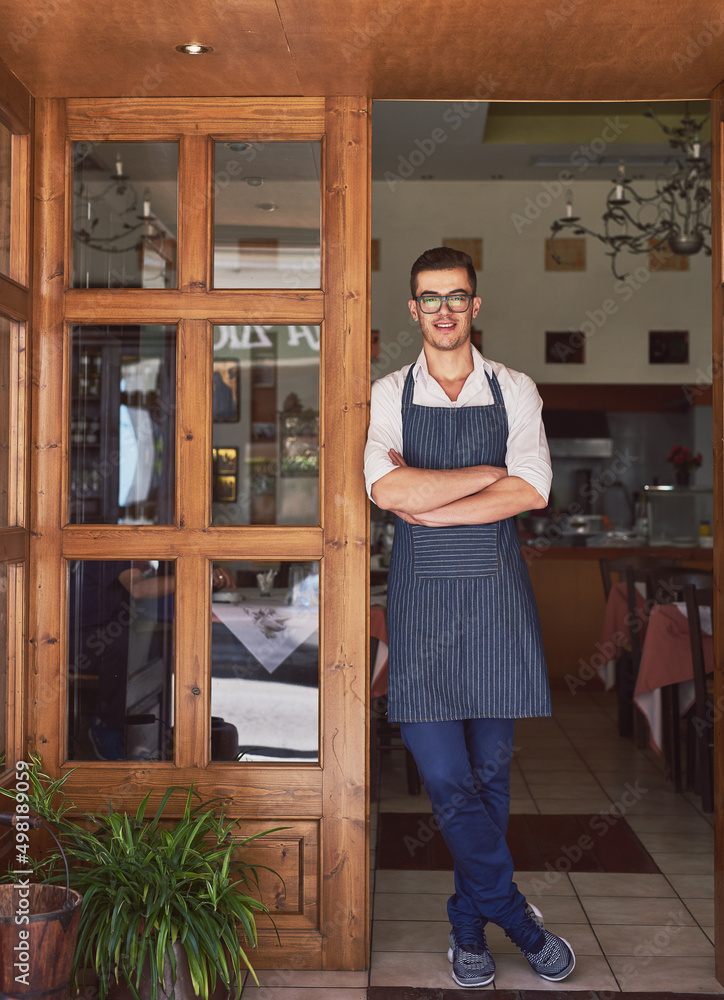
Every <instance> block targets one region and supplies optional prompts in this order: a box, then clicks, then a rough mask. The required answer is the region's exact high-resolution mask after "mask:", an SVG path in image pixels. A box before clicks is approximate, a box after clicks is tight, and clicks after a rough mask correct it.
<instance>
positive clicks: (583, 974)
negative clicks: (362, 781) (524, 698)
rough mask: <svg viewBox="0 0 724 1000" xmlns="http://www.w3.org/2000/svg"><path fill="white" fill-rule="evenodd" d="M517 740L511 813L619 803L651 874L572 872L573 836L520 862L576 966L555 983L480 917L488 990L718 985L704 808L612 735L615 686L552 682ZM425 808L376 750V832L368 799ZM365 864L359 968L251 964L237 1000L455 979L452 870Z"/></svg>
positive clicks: (392, 994)
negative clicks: (450, 955)
mask: <svg viewBox="0 0 724 1000" xmlns="http://www.w3.org/2000/svg"><path fill="white" fill-rule="evenodd" d="M515 744H516V748H517V749H516V754H515V759H514V763H513V770H512V811H513V812H521V813H529V814H530V813H599V812H600V813H608V814H609V815H612V818H614V817H616V816H617V815H618V816H623V817H625V819H626V822H627V823H628V824H629V825H630V826H631V828H632V829H633V830H634V831H635V833H636V834H637V836H638V837H639V839H640V840H641V842H642V843H643V846H644V847H645V848H646V850H647V851H648V852H649V853H650V855H651V857H652V858H653V859H654V861H655V862H656V864H657V866H658V868H659V871H660V872H661V874H633V875H632V874H608V873H599V872H581V873H575V872H573V873H570V874H569V872H568V863H567V857H566V855H567V852H568V855H569V856H570V851H571V850H573V849H574V846H575V845H565V844H562V845H561V856H560V859H559V861H558V862H556V864H555V866H553V868H552V870H549V871H543V872H521V873H519V874H518V875H517V877H516V881H517V882H518V885H519V886H520V888H521V890H522V891H523V892H524V894H525V895H526V896H527V897H528V898H529V899H530V900H531V901H532V902H534V903H536V905H537V906H538V907H539V908H540V909H541V910H542V912H543V915H544V918H545V921H546V926H548V927H550V929H551V930H553V931H555V932H556V933H559V934H561V935H562V936H563V937H565V938H566V939H567V940H568V941H570V943H571V944H572V946H573V948H574V950H575V951H576V955H577V964H576V969H575V971H574V973H573V974H572V975H571V977H570V978H569V979H567V980H566V981H565V983H560V984H559V983H549V982H546V981H545V980H543V979H540V978H539V977H538V976H536V975H535V973H533V972H532V970H531V969H530V967H529V966H528V964H527V962H526V961H525V959H524V958H523V957H522V955H521V954H520V953H519V952H518V951H517V949H516V948H515V946H514V945H512V944H511V943H510V942H509V941H508V940H507V938H505V936H504V935H503V933H502V931H500V930H499V929H498V928H497V927H493V926H489V928H488V942H489V944H490V949H491V952H492V953H493V955H494V957H495V960H496V966H497V974H496V977H495V982H494V984H491V986H490V987H488V989H489V990H493V989H495V990H509V991H528V990H557V991H560V990H561V988H564V989H565V990H566V991H569V990H570V991H574V990H575V991H578V990H587V991H612V992H620V991H624V992H634V991H655V992H662V993H664V992H675V993H685V992H686V993H698V994H701V993H717V994H722V993H724V988H723V987H722V986H720V985H719V983H717V981H716V979H715V978H714V947H713V943H712V942H713V924H714V900H713V894H714V886H713V882H714V876H713V825H712V819H711V817H706V816H704V815H703V814H702V813H701V812H700V810H699V808H698V804H699V802H698V799H697V798H695V797H694V796H687V795H677V794H675V793H674V792H672V791H671V790H670V789H669V787H668V786H667V783H666V781H665V778H664V776H663V774H662V772H661V768H660V763H659V761H658V760H657V759H656V758H655V757H654V755H653V754H652V753H651V752H650V751H646V752H643V751H640V750H637V749H636V748H635V747H634V745H633V743H632V742H631V741H630V740H624V739H620V738H619V737H618V736H617V734H616V720H615V704H614V700H613V697H612V696H610V695H609V696H605V695H603V694H601V693H585V692H577V693H576V694H575V695H571V694H568V693H567V692H565V693H564V692H554V716H553V718H551V719H532V720H522V721H520V722H518V723H517V724H516V736H515ZM426 808H429V803H428V802H427V800H426V797H425V795H424V792H423V793H422V796H411V795H409V794H408V793H407V789H406V782H405V775H404V761H403V755H402V753H399V754H391V755H387V760H386V761H385V764H384V771H383V776H382V781H381V791H380V802H379V803H378V804H377V805H375V806H373V817H372V819H373V824H372V825H373V832H374V827H375V826H376V824H375V823H374V820H375V818H376V812H377V810H378V809H379V810H384V811H391V812H403V811H410V812H424V811H425V809H426ZM596 835H597V836H605V831H603V832H600V833H598V834H596ZM373 848H374V841H373ZM372 856H373V859H374V850H373V854H372ZM373 864H374V861H373ZM371 877H372V887H373V911H372V917H373V923H372V961H371V969H370V971H369V973H367V972H363V973H333V972H330V973H322V972H306V973H305V972H302V973H284V972H279V971H274V972H271V971H270V972H260V973H259V978H260V982H261V987H262V988H261V989H257V988H256V987H255V986H254V984H253V982H251V981H249V982H248V983H247V986H246V988H245V990H244V1000H255V998H256V1000H318V998H319V1000H322V998H327V997H330V998H331V997H336V998H338V1000H362V998H367V997H368V992H367V988H368V986H369V987H370V988H374V989H370V993H369V997H370V1000H371V998H372V997H373V996H375V995H379V996H380V997H381V996H383V995H384V996H386V997H388V998H389V1000H396V991H393V990H392V989H390V990H388V989H382V988H383V987H388V988H389V987H398V988H400V992H399V994H397V996H399V997H400V1000H402V998H403V997H404V998H405V1000H407V997H410V998H412V997H413V996H416V995H417V996H419V997H420V998H421V1000H427V998H428V997H437V996H440V997H442V996H443V993H442V991H443V990H444V991H445V994H446V995H447V993H448V991H455V990H456V989H457V987H456V986H455V983H454V982H453V981H452V979H451V978H450V966H449V963H448V961H447V958H446V955H445V950H446V947H447V934H448V923H447V919H446V905H445V904H446V900H447V897H448V895H449V894H450V892H451V890H452V873H451V872H445V871H429V872H424V871H390V870H385V871H373V872H372V876H371ZM403 987H407V988H410V989H402V988H403ZM423 987H424V988H426V989H425V990H422V992H420V993H418V989H422V988H423ZM450 995H454V992H452V993H451V994H450ZM513 995H514V994H512V993H511V994H509V996H513Z"/></svg>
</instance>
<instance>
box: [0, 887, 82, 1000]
mask: <svg viewBox="0 0 724 1000" xmlns="http://www.w3.org/2000/svg"><path fill="white" fill-rule="evenodd" d="M22 891H23V893H25V891H27V890H24V889H23V890H22ZM20 892H21V890H20V888H19V887H16V886H13V885H9V884H8V885H0V992H1V993H2V995H3V996H6V997H28V998H30V997H39V996H42V998H43V1000H67V998H68V997H69V996H70V972H71V969H72V967H73V956H74V955H75V942H76V938H77V936H78V923H79V921H80V905H81V902H82V899H83V897H82V896H81V895H80V893H78V892H75V891H74V890H73V889H71V890H70V892H69V893H68V898H69V903H70V905H69V906H68V907H65V908H64V905H63V904H64V903H65V900H66V890H65V887H64V886H58V885H43V884H38V883H34V884H32V885H31V886H30V887H29V895H28V896H27V897H25V896H23V897H21V895H20ZM16 915H18V917H19V919H20V920H24V917H25V916H27V918H28V919H27V923H25V922H22V923H19V924H18V923H16V922H15V918H16ZM26 935H27V937H26ZM15 963H17V965H16V964H15Z"/></svg>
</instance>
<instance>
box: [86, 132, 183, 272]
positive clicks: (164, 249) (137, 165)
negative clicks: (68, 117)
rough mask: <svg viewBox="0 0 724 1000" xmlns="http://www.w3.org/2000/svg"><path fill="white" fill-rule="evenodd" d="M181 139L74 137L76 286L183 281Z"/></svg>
mask: <svg viewBox="0 0 724 1000" xmlns="http://www.w3.org/2000/svg"><path fill="white" fill-rule="evenodd" d="M177 214H178V145H177V143H175V142H74V143H73V288H175V287H176V239H177V231H178V230H177Z"/></svg>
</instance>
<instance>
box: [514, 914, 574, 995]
mask: <svg viewBox="0 0 724 1000" xmlns="http://www.w3.org/2000/svg"><path fill="white" fill-rule="evenodd" d="M543 933H544V934H545V944H544V945H543V947H542V948H541V949H540V951H525V952H523V954H524V955H525V957H526V958H527V959H528V962H529V963H530V967H531V968H532V969H533V971H534V972H537V973H538V975H539V976H541V977H542V978H543V979H549V980H550V981H551V982H554V983H556V982H558V981H559V980H561V979H565V978H566V976H570V974H571V973H572V972H573V969H574V968H575V965H576V956H575V955H574V954H573V948H571V946H570V945H569V943H568V942H567V941H565V940H564V939H563V938H561V937H556V935H555V934H551V932H550V931H547V930H545V928H544V929H543Z"/></svg>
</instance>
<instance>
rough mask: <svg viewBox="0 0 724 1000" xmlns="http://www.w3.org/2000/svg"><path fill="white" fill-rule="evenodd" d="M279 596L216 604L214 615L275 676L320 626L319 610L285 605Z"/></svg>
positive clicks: (283, 597) (283, 593)
mask: <svg viewBox="0 0 724 1000" xmlns="http://www.w3.org/2000/svg"><path fill="white" fill-rule="evenodd" d="M285 595H286V591H285V590H284V591H280V592H279V596H278V597H277V596H275V595H272V596H271V597H258V596H249V597H247V598H246V600H244V601H243V602H242V603H241V604H226V603H222V602H220V601H214V602H213V613H214V614H215V615H216V617H217V618H218V619H219V621H220V622H222V623H223V624H224V625H226V627H227V628H228V629H229V631H230V632H231V633H232V634H233V635H234V636H235V638H237V639H238V640H239V642H240V643H241V644H242V645H243V646H245V647H246V649H248V650H249V652H250V653H251V654H252V656H255V657H256V658H257V660H258V661H259V663H261V665H262V666H263V667H264V668H265V669H266V670H268V671H269V673H270V674H272V673H274V671H275V670H276V669H277V667H278V666H279V665H280V664H281V663H283V662H284V660H286V658H287V657H288V656H290V655H291V654H292V653H293V652H294V650H295V649H296V648H297V647H298V646H301V645H302V643H304V642H306V641H307V639H309V637H310V636H311V635H313V634H314V632H316V630H317V629H318V627H319V608H318V607H309V608H307V607H299V606H297V605H293V604H285V603H284V600H285Z"/></svg>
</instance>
